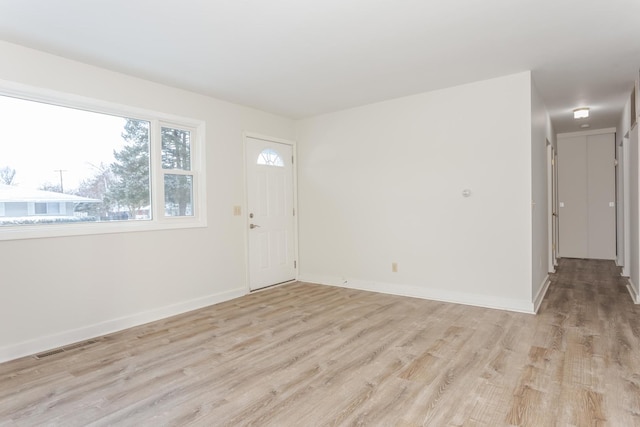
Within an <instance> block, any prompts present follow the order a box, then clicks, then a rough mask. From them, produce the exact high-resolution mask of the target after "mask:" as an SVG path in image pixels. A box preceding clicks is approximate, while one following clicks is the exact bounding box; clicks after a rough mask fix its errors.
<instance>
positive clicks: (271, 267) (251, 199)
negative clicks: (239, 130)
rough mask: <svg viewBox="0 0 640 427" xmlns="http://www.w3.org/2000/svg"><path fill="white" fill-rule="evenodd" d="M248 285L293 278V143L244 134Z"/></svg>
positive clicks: (262, 285) (279, 281) (267, 284)
mask: <svg viewBox="0 0 640 427" xmlns="http://www.w3.org/2000/svg"><path fill="white" fill-rule="evenodd" d="M245 144H246V146H245V153H246V170H247V227H248V228H249V230H248V233H249V287H250V288H251V289H252V290H254V289H260V288H264V287H266V286H271V285H275V284H277V283H283V282H288V281H291V280H295V278H296V272H295V268H296V266H295V260H294V254H295V244H294V243H295V240H294V239H295V236H294V234H295V233H294V230H295V222H294V219H295V218H294V217H295V211H294V205H293V147H292V146H291V145H289V144H284V143H279V142H273V141H267V140H263V139H259V138H253V137H247V138H245Z"/></svg>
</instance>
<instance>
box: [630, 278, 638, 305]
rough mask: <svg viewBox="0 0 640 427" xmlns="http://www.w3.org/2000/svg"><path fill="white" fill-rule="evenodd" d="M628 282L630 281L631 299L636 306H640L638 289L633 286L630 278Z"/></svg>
mask: <svg viewBox="0 0 640 427" xmlns="http://www.w3.org/2000/svg"><path fill="white" fill-rule="evenodd" d="M627 280H628V281H629V283H627V290H628V291H629V294H630V295H631V299H632V300H633V302H634V304H640V296H638V293H637V292H636V287H635V285H634V284H633V281H632V280H631V278H628V279H627Z"/></svg>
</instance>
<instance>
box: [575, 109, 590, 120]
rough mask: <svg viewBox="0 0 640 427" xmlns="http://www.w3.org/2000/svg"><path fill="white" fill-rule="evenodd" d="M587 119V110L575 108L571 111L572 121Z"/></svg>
mask: <svg viewBox="0 0 640 427" xmlns="http://www.w3.org/2000/svg"><path fill="white" fill-rule="evenodd" d="M587 117H589V109H588V108H576V109H575V110H573V118H574V119H586V118H587Z"/></svg>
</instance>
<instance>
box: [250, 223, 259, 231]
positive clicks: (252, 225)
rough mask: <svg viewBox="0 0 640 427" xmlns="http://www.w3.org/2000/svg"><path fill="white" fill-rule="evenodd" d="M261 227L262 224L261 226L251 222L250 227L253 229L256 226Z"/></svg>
mask: <svg viewBox="0 0 640 427" xmlns="http://www.w3.org/2000/svg"><path fill="white" fill-rule="evenodd" d="M259 227H260V226H259V225H256V224H249V228H250V229H252V230H253V229H254V228H259Z"/></svg>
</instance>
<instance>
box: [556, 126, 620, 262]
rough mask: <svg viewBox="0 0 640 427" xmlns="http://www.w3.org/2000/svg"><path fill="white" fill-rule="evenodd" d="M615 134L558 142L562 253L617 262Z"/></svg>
mask: <svg viewBox="0 0 640 427" xmlns="http://www.w3.org/2000/svg"><path fill="white" fill-rule="evenodd" d="M614 150H615V139H614V134H612V133H608V134H601V135H588V136H575V137H569V138H558V196H559V203H560V208H559V228H560V230H559V232H560V241H559V250H560V256H562V257H567V258H594V259H615V256H616V248H615V245H616V234H615V233H616V223H615V221H616V220H615V212H616V210H615V203H614V201H615V163H614V162H615V151H614Z"/></svg>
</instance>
